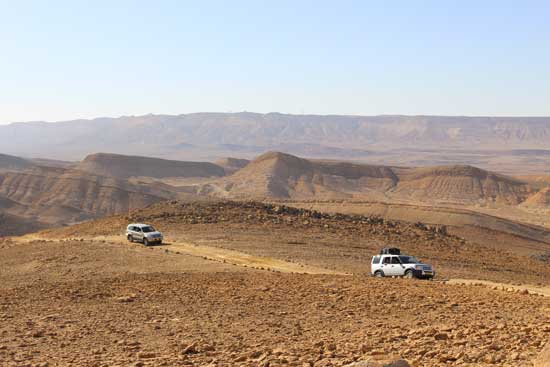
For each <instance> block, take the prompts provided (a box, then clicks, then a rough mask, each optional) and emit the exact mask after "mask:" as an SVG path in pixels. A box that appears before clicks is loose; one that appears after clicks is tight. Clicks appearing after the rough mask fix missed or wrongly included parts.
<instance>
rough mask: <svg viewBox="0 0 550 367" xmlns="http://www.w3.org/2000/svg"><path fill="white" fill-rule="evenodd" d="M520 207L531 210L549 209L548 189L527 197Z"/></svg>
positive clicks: (549, 188)
mask: <svg viewBox="0 0 550 367" xmlns="http://www.w3.org/2000/svg"><path fill="white" fill-rule="evenodd" d="M521 205H522V206H525V207H531V208H544V209H550V187H545V188H543V189H541V190H539V191H538V192H536V193H535V194H533V195H531V196H529V197H528V198H527V200H525V202H523V203H522V204H521Z"/></svg>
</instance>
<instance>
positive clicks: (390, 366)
mask: <svg viewBox="0 0 550 367" xmlns="http://www.w3.org/2000/svg"><path fill="white" fill-rule="evenodd" d="M410 366H411V365H410V364H409V362H407V361H405V360H404V359H387V360H373V359H369V360H368V361H359V362H354V363H351V364H347V365H345V366H344V367H410Z"/></svg>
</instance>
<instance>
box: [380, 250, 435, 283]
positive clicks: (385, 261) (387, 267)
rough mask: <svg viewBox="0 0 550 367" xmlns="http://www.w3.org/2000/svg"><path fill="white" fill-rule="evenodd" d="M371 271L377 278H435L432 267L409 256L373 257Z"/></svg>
mask: <svg viewBox="0 0 550 367" xmlns="http://www.w3.org/2000/svg"><path fill="white" fill-rule="evenodd" d="M370 271H371V274H372V275H373V276H375V277H391V276H399V277H405V278H413V277H414V278H422V279H432V278H433V277H434V276H435V271H434V269H433V268H432V266H431V265H428V264H423V263H421V262H420V261H419V260H418V259H417V258H416V257H414V256H408V255H389V254H388V255H386V254H384V255H376V256H373V257H372V261H371V270H370Z"/></svg>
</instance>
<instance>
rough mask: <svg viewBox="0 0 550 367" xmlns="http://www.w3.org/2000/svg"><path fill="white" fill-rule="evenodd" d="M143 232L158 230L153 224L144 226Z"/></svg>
mask: <svg viewBox="0 0 550 367" xmlns="http://www.w3.org/2000/svg"><path fill="white" fill-rule="evenodd" d="M141 230H142V231H143V233H149V232H155V231H156V230H155V229H154V228H153V227H152V226H147V227H142V228H141Z"/></svg>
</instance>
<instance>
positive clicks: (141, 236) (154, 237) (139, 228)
mask: <svg viewBox="0 0 550 367" xmlns="http://www.w3.org/2000/svg"><path fill="white" fill-rule="evenodd" d="M126 238H128V241H130V242H134V241H138V242H143V244H144V245H145V246H149V245H150V244H153V243H157V244H161V243H162V233H160V232H159V231H157V230H156V229H155V228H154V227H153V226H150V225H148V224H141V223H135V224H130V225H128V227H127V228H126Z"/></svg>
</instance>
